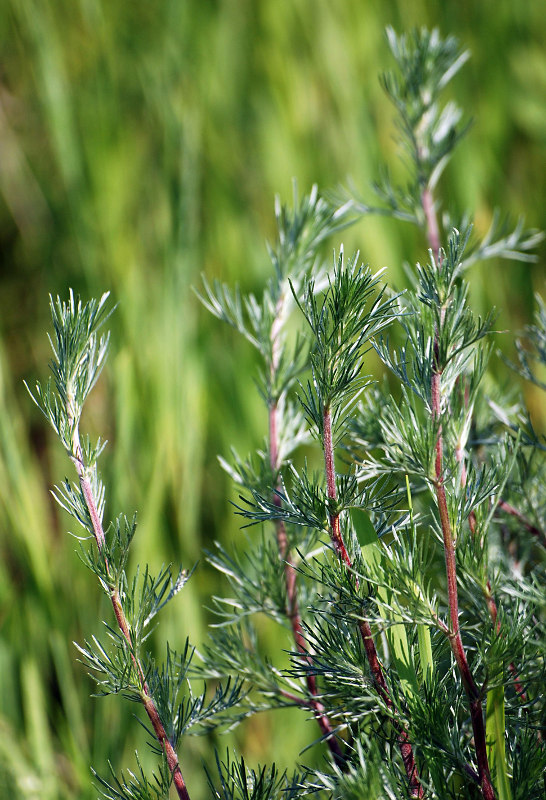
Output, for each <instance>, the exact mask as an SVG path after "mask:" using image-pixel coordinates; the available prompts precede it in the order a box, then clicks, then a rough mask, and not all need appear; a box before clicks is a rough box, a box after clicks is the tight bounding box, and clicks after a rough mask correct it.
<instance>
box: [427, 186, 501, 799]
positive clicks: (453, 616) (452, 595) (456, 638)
mask: <svg viewBox="0 0 546 800" xmlns="http://www.w3.org/2000/svg"><path fill="white" fill-rule="evenodd" d="M422 202H423V211H424V212H425V219H426V230H427V238H428V242H429V245H430V248H431V250H432V251H433V253H434V256H435V261H436V263H437V265H438V269H441V264H440V263H439V252H440V241H439V229H438V222H437V219H436V212H435V210H434V201H433V198H432V193H431V192H430V190H429V189H428V187H427V188H426V189H425V190H424V191H423V194H422ZM443 316H444V315H443V314H442V315H441V323H442V322H443ZM439 334H440V332H439V331H436V341H435V344H434V355H433V359H434V363H433V365H432V378H431V403H432V418H433V420H434V421H435V422H437V423H438V425H439V428H438V437H437V439H436V446H435V465H434V472H435V489H436V501H437V504H438V512H439V514H440V525H441V529H442V537H443V541H444V556H445V564H446V576H447V593H448V603H449V617H450V625H449V636H448V638H449V643H450V646H451V650H452V652H453V655H454V657H455V662H456V664H457V667H458V669H459V673H460V675H461V680H462V683H463V687H464V690H465V693H466V696H467V699H468V703H469V706H470V718H471V721H472V730H473V732H474V747H475V750H476V759H477V762H478V773H479V777H480V786H481V790H482V794H483V796H484V798H485V800H495V792H494V789H493V784H492V782H491V776H490V773H489V762H488V759H487V747H486V737H485V725H484V719H483V710H482V701H481V696H480V692H479V690H478V687H477V686H476V684H475V682H474V678H473V676H472V672H471V670H470V667H469V664H468V660H467V658H466V653H465V650H464V646H463V641H462V637H461V631H460V627H459V597H458V590H457V562H456V555H455V539H454V536H453V531H452V529H451V522H450V520H449V511H448V507H447V496H446V490H445V485H444V465H443V449H444V443H443V434H442V427H441V377H442V368H441V365H440V364H439V363H438V337H439Z"/></svg>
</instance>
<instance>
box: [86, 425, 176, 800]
mask: <svg viewBox="0 0 546 800" xmlns="http://www.w3.org/2000/svg"><path fill="white" fill-rule="evenodd" d="M73 441H74V452H73V456H72V460H73V462H74V464H75V466H76V471H77V473H78V477H79V479H80V486H81V490H82V494H83V497H84V500H85V504H86V506H87V510H88V512H89V517H90V518H91V522H92V525H93V533H94V535H95V541H96V543H97V547H98V550H99V552H100V553H101V554H102V555H103V557H104V545H105V542H106V539H105V535H104V529H103V527H102V522H101V518H100V514H99V510H98V508H97V503H96V500H95V498H94V496H93V491H92V487H91V483H90V481H89V478H88V477H87V475H86V470H85V464H84V461H83V453H82V448H81V445H80V441H79V435H78V430H77V427H76V428H75V430H74V436H73ZM104 563H105V567H106V572H107V574H108V576H110V569H109V566H108V561H107V560H106V558H105V557H104ZM110 600H111V602H112V608H113V609H114V615H115V617H116V621H117V623H118V627H119V629H120V631H121V633H122V634H123V636H124V638H125V640H126V642H127V644H128V645H129V648H130V651H131V660H132V662H133V666H134V668H135V671H136V673H137V675H138V680H139V683H140V697H141V700H142V705H143V706H144V708H145V710H146V713H147V714H148V718H149V720H150V722H151V724H152V727H153V729H154V733H155V735H156V738H157V740H158V742H159V744H160V745H161V747H162V748H163V751H164V753H165V757H166V759H167V764H168V765H169V770H170V772H171V775H172V780H173V784H174V786H175V789H176V792H177V794H178V797H179V798H180V800H190V795H189V793H188V789H187V787H186V783H185V781H184V777H183V775H182V770H181V769H180V764H179V761H178V756H177V755H176V752H175V750H174V748H173V746H172V743H171V741H170V740H169V737H168V736H167V732H166V730H165V727H164V725H163V723H162V722H161V718H160V716H159V712H158V710H157V707H156V705H155V703H154V700H153V698H152V697H151V695H150V691H149V687H148V684H147V682H146V677H145V674H144V670H143V668H142V664H141V663H140V660H139V658H138V657H137V655H136V653H135V650H134V646H133V642H132V639H131V632H130V630H129V624H128V622H127V617H126V616H125V612H124V610H123V605H122V602H121V597H120V594H119V591H118V589H117V588H116V587H113V588H112V589H110Z"/></svg>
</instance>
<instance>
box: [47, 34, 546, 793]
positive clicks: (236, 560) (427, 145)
mask: <svg viewBox="0 0 546 800" xmlns="http://www.w3.org/2000/svg"><path fill="white" fill-rule="evenodd" d="M388 39H389V43H390V47H391V51H392V54H393V57H394V60H395V62H396V71H395V72H393V73H392V74H390V73H389V74H388V75H385V76H384V78H383V85H384V87H385V89H386V91H387V93H388V95H389V97H390V98H391V100H392V101H393V103H394V106H395V108H396V111H397V114H398V130H399V135H400V141H401V145H402V147H403V149H404V153H405V158H406V161H407V163H408V167H409V178H408V184H407V186H404V187H399V186H395V185H393V183H392V182H391V179H390V178H389V177H388V175H387V173H386V172H385V175H386V177H385V180H384V181H383V182H382V183H381V184H379V185H377V186H376V187H375V188H376V194H377V196H378V197H379V200H380V205H379V206H373V205H370V204H368V203H366V202H363V201H362V200H361V199H359V198H356V197H354V196H353V194H352V193H350V192H349V191H348V190H346V189H340V190H337V191H336V192H333V193H331V194H330V195H327V196H325V197H320V196H319V194H318V191H317V190H316V188H314V189H313V190H312V191H311V192H310V194H309V195H305V196H304V197H303V198H301V199H300V198H299V196H298V194H297V192H296V191H295V192H294V203H293V208H292V209H288V208H285V207H282V206H281V205H280V203H278V204H277V208H276V220H277V235H276V240H275V242H274V243H273V244H272V245H271V246H270V247H269V254H270V258H271V265H272V274H271V278H270V279H269V281H268V283H267V285H266V287H265V289H264V291H263V293H262V294H261V295H260V296H257V295H256V294H248V295H246V296H245V295H243V294H242V293H241V292H240V291H239V290H238V289H236V290H235V291H232V290H230V289H229V288H228V287H227V286H225V285H223V284H221V283H219V282H215V283H213V285H212V286H211V285H210V284H209V283H207V282H206V281H204V284H203V297H202V300H203V303H204V305H205V306H206V307H207V308H208V309H209V311H210V312H211V313H212V314H214V315H215V316H216V317H218V318H219V319H220V320H222V321H224V322H227V323H228V324H229V325H231V326H232V327H233V328H234V329H235V330H237V331H238V332H239V333H241V334H242V335H243V336H244V337H245V338H246V340H247V341H248V342H249V343H250V344H251V345H252V346H253V347H254V348H255V349H256V351H257V356H258V358H259V360H260V367H259V374H258V381H257V383H258V391H259V393H260V396H261V398H262V400H263V402H264V405H265V409H266V412H267V420H268V430H267V436H266V442H265V445H264V446H263V447H262V448H261V449H259V450H257V451H256V452H255V453H254V454H252V455H251V456H249V457H248V458H247V459H246V460H243V459H241V458H239V457H238V456H237V455H236V453H234V454H233V459H232V461H233V463H232V464H228V463H227V462H226V461H223V462H222V463H223V465H224V466H225V467H226V469H227V471H228V472H229V473H230V475H231V476H232V477H233V478H234V480H235V481H236V483H237V484H238V488H239V490H240V495H241V496H240V501H239V504H238V507H237V511H238V513H239V514H240V515H241V517H242V518H243V519H244V520H245V521H246V522H247V524H248V525H250V526H254V530H250V531H248V532H247V538H246V540H245V550H246V552H244V554H243V555H240V554H234V555H232V554H231V553H229V552H228V551H227V548H225V547H223V546H220V545H218V547H217V548H216V549H215V550H214V551H213V552H212V553H210V554H209V561H210V564H211V565H212V566H213V567H214V568H215V569H216V570H217V571H218V572H219V573H222V574H223V575H224V576H225V578H226V579H227V582H228V585H229V587H230V592H231V596H228V597H215V598H214V600H213V605H212V611H213V613H214V614H215V616H216V622H217V626H216V627H215V628H214V629H213V632H212V633H211V636H210V639H209V640H208V641H207V642H206V643H205V644H204V645H203V646H202V647H201V646H200V647H199V650H198V653H195V652H194V650H193V648H192V646H191V645H190V643H189V642H188V641H186V644H185V647H184V649H183V651H182V653H177V652H176V651H175V650H173V649H171V648H170V646H169V645H167V649H166V656H165V662H164V664H162V665H158V664H157V663H156V661H155V660H154V658H153V657H152V656H151V655H150V654H149V653H148V652H147V644H146V642H147V639H148V636H149V634H150V630H151V627H150V623H151V622H152V620H153V619H154V618H155V616H156V614H157V613H158V612H159V611H160V610H161V609H162V608H163V607H164V606H165V605H166V604H167V603H168V602H169V601H171V600H172V599H173V598H174V597H175V595H177V594H178V592H179V591H180V590H181V589H182V587H183V586H184V585H185V583H186V581H187V579H188V577H189V575H188V574H187V572H186V571H184V570H180V571H179V572H174V573H173V572H171V569H170V568H166V569H162V570H161V571H160V572H159V574H158V576H157V577H153V576H152V575H151V573H150V571H149V570H148V567H147V566H146V567H145V568H144V569H143V570H141V571H137V574H136V575H135V576H134V577H132V578H130V577H129V574H128V571H127V569H128V568H127V564H128V551H129V547H130V545H131V542H132V540H133V536H134V534H135V528H136V522H135V520H133V521H132V522H129V521H128V520H127V519H126V518H125V517H123V516H122V517H119V518H117V519H116V520H114V521H113V522H112V523H111V524H110V525H109V526H107V527H104V526H103V516H104V496H105V487H104V485H103V483H102V481H101V478H100V475H99V472H98V469H97V460H98V458H99V456H100V454H101V452H102V449H103V446H102V444H101V443H100V441H99V442H97V444H96V445H93V444H92V443H91V442H90V440H89V439H85V440H82V438H81V436H80V422H81V417H82V410H83V406H84V403H85V401H86V400H87V397H88V394H89V392H90V391H91V389H92V388H93V386H94V384H95V383H96V380H97V378H98V375H99V373H100V370H101V368H102V366H103V364H104V359H105V355H106V348H107V344H108V337H107V336H104V335H102V336H100V335H99V329H100V326H101V325H102V324H103V322H104V319H105V316H106V314H105V308H106V305H105V304H106V299H107V296H106V295H105V296H103V297H102V298H101V300H100V301H99V302H96V301H90V302H89V303H87V304H82V303H81V302H80V301H77V302H76V300H75V299H74V296H73V294H72V293H71V294H70V298H69V301H68V302H67V303H63V302H61V301H60V300H57V302H56V303H54V302H53V301H52V304H51V305H52V315H53V323H54V336H53V338H52V340H51V343H52V348H53V361H52V371H53V381H52V382H50V383H48V384H47V385H46V386H41V385H40V384H38V385H37V388H36V392H35V401H36V403H37V404H38V405H39V407H40V408H41V409H42V411H43V412H44V414H45V415H46V417H47V418H48V420H49V421H50V423H51V425H52V427H53V429H54V430H55V432H56V433H57V434H58V436H59V438H60V440H61V442H62V444H63V446H64V448H65V450H66V452H67V454H68V456H69V458H70V460H71V461H72V462H73V464H74V467H75V469H76V472H77V477H78V480H77V482H75V483H72V482H70V481H68V480H67V481H65V483H64V484H63V485H62V486H61V487H60V488H58V489H57V490H56V497H57V499H58V501H59V502H60V503H61V505H62V506H63V507H64V508H65V509H66V510H67V511H68V512H69V513H70V514H72V516H73V517H75V519H76V520H77V521H78V522H79V523H80V525H81V526H82V527H83V528H84V530H85V538H87V539H89V540H90V541H89V546H84V545H82V549H81V556H82V559H83V561H84V563H85V564H86V565H87V566H88V567H89V569H90V570H91V572H93V573H94V574H95V575H96V576H97V577H98V579H99V582H100V585H101V588H102V590H103V591H104V593H105V595H106V596H107V598H108V600H109V603H110V604H111V606H112V611H113V614H114V621H111V622H108V623H107V624H106V634H105V637H104V641H99V640H98V639H97V638H95V637H93V639H92V640H90V641H87V642H85V643H84V645H82V646H80V647H79V651H80V654H81V655H82V657H83V659H84V661H85V663H86V664H87V666H88V668H89V670H90V671H91V673H92V674H93V676H94V678H95V680H96V681H97V684H98V687H99V691H100V692H101V693H103V694H122V695H123V696H124V697H126V698H127V699H128V700H130V701H132V702H134V703H136V704H138V705H140V706H141V707H142V710H143V719H144V720H145V722H144V723H143V724H144V725H145V728H146V730H147V732H148V735H149V739H150V744H151V748H152V750H153V752H154V753H156V755H157V756H158V758H159V760H160V766H159V770H158V772H157V773H156V774H155V775H154V777H153V779H150V778H149V777H147V776H146V774H145V772H144V770H143V769H142V767H141V766H140V762H138V764H139V769H138V770H137V771H135V772H130V773H127V774H128V775H129V778H126V777H123V776H122V777H121V778H119V779H118V778H116V777H115V775H114V774H112V777H111V778H109V779H105V778H100V777H97V780H98V786H99V788H100V790H101V791H102V793H103V796H104V797H106V798H120V799H121V798H141V800H144V798H154V799H156V798H159V797H167V796H168V795H169V791H172V792H176V793H177V795H178V796H179V797H182V798H188V797H189V796H190V793H191V787H188V786H187V785H186V783H185V781H184V778H183V777H182V772H183V765H184V752H183V748H181V741H182V739H183V736H184V734H186V733H187V732H190V729H196V730H201V731H205V730H210V729H211V728H214V727H229V726H234V725H236V724H237V723H238V722H240V721H241V720H242V719H244V718H245V717H249V716H251V715H254V714H257V713H262V712H264V711H267V710H279V709H283V708H287V707H293V708H297V709H300V710H301V711H302V712H303V714H305V715H307V717H308V718H309V723H308V724H309V728H310V729H311V727H312V726H314V731H315V734H314V737H313V734H311V735H310V742H311V741H314V742H315V743H318V744H320V745H321V746H322V747H323V748H324V755H325V757H324V761H323V763H322V765H321V766H320V767H319V768H314V769H311V768H306V767H305V766H304V765H300V766H299V767H298V771H297V773H295V774H294V775H293V776H292V777H288V776H287V774H282V773H279V771H278V769H277V767H276V766H275V764H272V766H270V767H267V766H266V767H261V768H258V769H257V770H254V769H248V767H247V766H246V764H245V762H244V760H243V759H241V760H235V761H232V760H231V759H230V757H229V755H228V757H227V758H226V761H225V762H221V761H220V759H219V758H218V757H217V758H216V772H217V774H215V775H212V774H209V775H208V783H209V788H210V791H211V796H213V797H217V798H226V800H230V799H231V798H233V800H235V798H241V800H243V798H252V799H253V800H259V799H260V798H264V799H265V798H267V799H268V800H273V798H281V797H299V796H304V795H306V794H310V793H313V794H316V795H317V796H318V797H324V798H340V799H341V798H353V797H354V798H357V797H374V798H378V799H379V798H406V797H408V796H410V797H430V798H438V799H439V800H444V798H446V800H447V798H461V799H462V798H468V797H483V798H485V800H493V798H499V800H512V798H513V799H514V800H515V798H520V797H521V798H523V797H524V796H525V797H526V798H530V799H532V798H537V800H538V798H539V797H540V796H541V793H542V790H543V787H542V786H541V783H540V779H539V776H540V775H541V774H542V773H543V770H544V768H545V767H546V752H545V749H544V744H543V732H544V718H545V714H546V707H545V700H544V696H545V693H544V666H545V665H544V613H545V607H544V592H543V588H542V587H543V582H544V577H545V576H544V569H545V560H544V545H545V533H544V531H545V529H546V520H545V514H546V506H545V504H544V499H543V497H542V495H541V492H540V481H541V478H542V477H543V474H544V466H543V464H544V461H543V458H542V456H543V453H544V450H545V449H546V448H545V444H544V438H543V437H541V436H540V435H539V434H537V432H536V431H535V430H534V428H533V425H532V423H531V420H530V417H529V415H528V414H527V412H526V410H525V408H524V406H523V405H522V404H518V405H517V406H515V405H514V404H513V403H512V402H511V400H510V399H509V398H504V397H503V396H502V393H501V390H500V388H499V385H498V383H496V382H495V380H494V376H493V374H492V373H493V370H492V369H491V366H490V365H491V363H492V360H493V359H494V358H495V353H494V348H493V344H492V335H493V328H492V326H493V322H494V314H489V315H487V317H486V318H485V319H481V318H480V317H477V316H476V315H475V314H474V313H473V311H472V309H471V307H470V302H469V295H468V287H467V282H466V273H467V270H468V269H469V268H470V266H471V265H472V264H473V263H474V262H476V261H478V260H480V261H481V260H484V259H486V258H490V257H493V256H495V257H506V258H520V259H522V260H529V259H530V258H531V257H532V255H531V251H532V249H533V248H534V247H535V245H536V244H537V242H538V241H539V235H538V234H537V233H536V232H534V231H526V230H524V229H523V226H522V225H521V224H518V225H516V226H515V228H514V229H513V230H512V231H511V232H508V233H507V232H506V231H505V230H497V229H496V228H495V226H493V227H492V228H491V230H490V231H489V232H488V234H487V235H486V237H485V240H482V241H481V242H480V241H474V242H472V239H471V236H472V232H471V226H470V224H469V222H468V220H466V219H465V220H462V221H461V222H460V223H459V224H458V225H457V226H456V225H454V224H453V223H452V222H451V217H450V216H449V215H448V214H445V215H444V217H443V223H442V222H441V221H440V220H439V217H438V213H437V212H438V207H439V206H438V200H437V198H436V196H435V192H436V190H437V188H438V182H439V178H440V176H441V174H442V171H443V170H444V168H445V167H446V165H447V163H448V161H449V159H450V157H451V155H452V153H453V150H454V148H455V146H456V145H457V144H458V142H459V141H460V139H461V137H462V136H463V134H464V133H465V132H466V130H467V126H465V125H463V126H461V125H460V120H461V119H462V114H461V112H460V111H459V110H458V109H457V108H456V107H455V106H454V104H452V103H447V104H445V105H442V92H443V90H444V88H445V86H446V85H447V84H448V83H449V81H450V80H451V78H452V77H453V76H454V75H455V74H456V73H457V71H458V70H459V68H460V67H461V66H462V65H463V64H464V62H465V61H466V58H467V55H466V53H465V52H463V51H461V50H460V49H459V45H458V43H457V42H456V40H455V39H454V38H453V37H449V38H448V39H445V40H443V39H441V37H440V36H439V34H438V33H437V32H436V31H432V32H429V31H426V30H421V31H417V32H415V33H414V34H413V35H412V36H411V37H410V36H398V35H396V34H395V33H394V32H393V31H392V30H389V31H388ZM373 213H376V214H382V215H387V216H392V217H394V218H395V219H400V220H404V221H409V222H412V223H414V224H415V225H417V226H418V228H420V229H421V230H422V231H423V233H424V235H425V238H426V241H427V244H428V258H427V259H426V261H425V264H424V266H423V265H422V264H420V263H418V264H417V265H416V266H415V268H414V269H412V268H409V267H408V274H409V276H410V289H409V290H408V291H406V292H398V291H394V290H392V289H391V288H390V287H388V286H385V285H383V286H382V285H380V281H381V276H380V275H374V274H373V273H372V271H371V270H370V268H369V267H368V266H366V265H363V264H362V263H361V262H360V257H359V254H358V253H355V254H354V255H353V256H351V257H350V258H346V257H345V254H344V252H343V249H340V250H339V255H338V256H337V257H334V262H333V266H332V267H330V266H329V261H328V260H326V262H324V260H323V258H322V251H321V246H322V244H323V243H324V242H325V241H326V240H327V239H329V238H331V237H332V236H333V235H334V234H336V235H337V234H338V232H339V231H340V230H341V229H343V228H345V227H347V226H348V225H350V224H354V223H356V222H357V221H358V220H359V219H360V218H361V217H362V216H363V215H370V214H373ZM545 321H546V318H545V315H544V305H543V303H542V302H541V301H539V310H538V313H537V317H536V323H535V325H534V326H532V327H530V328H529V329H528V331H527V341H526V342H523V341H522V342H519V344H518V346H517V352H518V355H519V366H518V369H519V371H520V372H521V374H522V375H523V377H525V378H527V379H529V380H531V381H533V382H534V383H535V384H536V385H537V386H539V387H541V388H542V389H543V388H544V383H543V380H542V378H541V377H540V376H539V375H538V374H537V372H536V369H535V366H536V364H537V363H538V364H540V363H542V364H543V363H544V362H545V348H544V340H545V337H546V332H545V328H544V325H545ZM372 352H373V353H375V354H376V355H377V356H378V357H379V359H380V360H381V361H382V363H383V364H384V365H385V366H386V368H387V369H388V370H389V373H390V376H391V383H390V384H387V383H385V384H384V385H381V386H380V387H379V388H375V387H374V386H373V385H372V381H371V380H370V379H369V378H368V377H366V376H365V374H364V370H365V367H366V358H367V356H368V355H369V354H371V353H372ZM505 368H506V369H509V368H510V366H509V365H505ZM495 371H496V368H495ZM245 377H246V376H244V375H242V376H238V378H239V379H240V380H244V379H245ZM313 441H315V443H316V445H315V447H314V448H313ZM317 456H318V457H317ZM312 459H314V462H313V463H316V464H320V465H321V466H320V468H318V467H313V466H310V462H311V460H312ZM256 526H259V527H260V530H261V535H260V534H257V532H256V530H255V528H256ZM261 615H265V616H267V617H269V618H270V619H272V620H273V621H274V622H275V623H276V624H278V625H279V626H281V627H282V628H283V629H284V632H285V635H286V641H287V642H288V644H287V649H288V661H285V662H284V663H282V661H281V659H280V658H279V657H278V655H277V654H273V655H272V656H269V655H268V656H264V654H263V652H262V651H261V649H260V647H259V639H260V632H259V627H258V625H257V620H258V619H259V618H260V616H261ZM114 622H115V624H114ZM202 678H204V679H206V681H207V682H208V683H209V685H210V689H209V690H207V688H205V689H201V690H200V692H199V693H195V689H194V686H195V685H196V681H200V680H201V679H202ZM146 717H147V719H146ZM179 752H180V755H179ZM272 756H273V758H274V754H272ZM179 758H180V761H179ZM531 778H532V780H531ZM171 787H172V788H171Z"/></svg>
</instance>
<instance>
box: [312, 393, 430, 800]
mask: <svg viewBox="0 0 546 800" xmlns="http://www.w3.org/2000/svg"><path fill="white" fill-rule="evenodd" d="M323 443H324V464H325V468H326V486H327V492H328V500H329V501H330V503H331V506H332V508H334V507H335V502H336V500H337V488H336V473H335V466H334V446H333V439H332V418H331V414H330V409H329V407H328V406H326V407H325V408H324V412H323ZM330 535H331V538H332V542H333V544H334V547H335V549H336V551H337V553H338V554H339V556H340V558H341V559H342V560H343V562H344V563H345V566H346V567H347V569H348V570H349V571H350V570H351V569H352V562H351V559H350V556H349V554H348V552H347V548H346V547H345V543H344V541H343V536H342V533H341V528H340V521H339V513H336V512H335V511H331V512H330ZM358 627H359V631H360V636H361V638H362V643H363V645H364V650H365V651H366V658H367V659H368V664H369V666H370V671H371V673H372V676H373V680H374V683H375V687H376V689H377V692H378V694H379V696H380V697H381V699H382V700H383V702H384V703H385V705H386V706H387V708H388V709H389V711H390V712H391V713H392V714H393V716H392V718H391V721H392V725H393V728H394V730H395V731H396V738H397V742H398V746H399V748H400V753H401V755H402V761H403V763H404V768H405V771H406V775H407V776H408V781H409V791H410V797H418V798H423V797H424V796H425V793H424V791H423V787H422V786H421V782H420V780H419V773H418V771H417V765H416V763H415V756H414V754H413V747H412V745H411V742H410V740H409V734H408V732H407V730H406V729H405V728H404V726H403V725H402V724H401V723H400V722H399V721H398V720H397V719H395V718H394V706H393V702H392V699H391V696H390V694H389V689H388V687H387V682H386V680H385V676H384V674H383V669H382V667H381V663H380V661H379V657H378V655H377V650H376V647H375V643H374V640H373V634H372V629H371V626H370V623H369V622H368V621H367V620H362V621H361V622H360V623H359V626H358Z"/></svg>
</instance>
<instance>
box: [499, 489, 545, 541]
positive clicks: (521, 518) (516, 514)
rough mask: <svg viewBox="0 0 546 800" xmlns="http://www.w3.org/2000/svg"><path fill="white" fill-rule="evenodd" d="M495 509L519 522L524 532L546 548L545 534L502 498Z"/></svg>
mask: <svg viewBox="0 0 546 800" xmlns="http://www.w3.org/2000/svg"><path fill="white" fill-rule="evenodd" d="M497 508H499V509H500V510H501V511H504V512H505V513H506V514H509V515H510V516H512V517H515V518H516V519H517V520H519V522H521V524H522V525H523V527H524V528H525V530H526V531H529V533H532V534H533V536H536V537H537V538H538V539H540V540H541V542H542V544H543V545H545V546H546V533H545V532H544V531H543V530H542V529H541V528H538V527H537V526H536V525H533V523H532V522H530V521H529V520H528V519H527V517H526V516H525V515H524V514H522V512H521V511H519V509H517V508H515V507H514V506H513V505H511V504H510V503H507V502H506V501H505V500H503V499H502V498H501V499H500V500H499V502H498V504H497Z"/></svg>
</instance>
